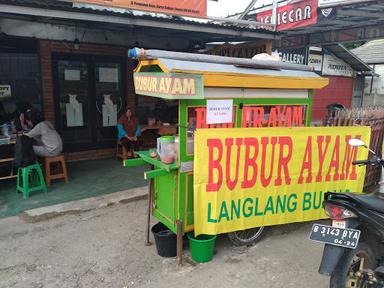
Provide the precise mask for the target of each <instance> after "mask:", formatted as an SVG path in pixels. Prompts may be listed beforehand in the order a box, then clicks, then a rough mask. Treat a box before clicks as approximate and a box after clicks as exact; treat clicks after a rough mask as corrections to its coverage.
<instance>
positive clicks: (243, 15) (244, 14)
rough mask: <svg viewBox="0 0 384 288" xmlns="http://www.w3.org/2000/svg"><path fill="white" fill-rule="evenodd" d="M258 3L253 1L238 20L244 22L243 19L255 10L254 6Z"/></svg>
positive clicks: (255, 0)
mask: <svg viewBox="0 0 384 288" xmlns="http://www.w3.org/2000/svg"><path fill="white" fill-rule="evenodd" d="M256 2H257V0H252V1H251V2H250V3H249V4H248V6H247V8H245V10H244V11H243V13H241V15H240V16H239V18H237V19H239V20H242V19H243V18H244V17H245V16H246V15H247V14H248V12H249V11H250V10H251V9H252V8H253V6H255V4H256Z"/></svg>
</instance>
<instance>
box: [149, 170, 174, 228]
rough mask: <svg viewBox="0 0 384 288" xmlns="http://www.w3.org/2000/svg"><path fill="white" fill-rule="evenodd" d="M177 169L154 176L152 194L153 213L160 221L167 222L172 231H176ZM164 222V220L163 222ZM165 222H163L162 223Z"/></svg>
mask: <svg viewBox="0 0 384 288" xmlns="http://www.w3.org/2000/svg"><path fill="white" fill-rule="evenodd" d="M177 176H178V171H177V170H175V171H172V172H170V173H166V174H164V175H161V176H157V177H155V180H154V187H155V189H154V195H153V205H154V208H153V215H154V216H156V218H157V219H159V220H160V221H161V222H163V221H166V222H167V223H169V225H170V226H172V227H170V228H172V229H171V230H172V231H173V232H176V220H177V215H178V213H177V198H176V195H177V192H178V191H177V189H178V182H177ZM163 223H164V222H163ZM164 224H165V223H164Z"/></svg>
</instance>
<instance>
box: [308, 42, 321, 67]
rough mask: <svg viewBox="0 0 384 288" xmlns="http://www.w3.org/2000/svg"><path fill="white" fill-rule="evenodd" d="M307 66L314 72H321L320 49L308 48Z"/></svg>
mask: <svg viewBox="0 0 384 288" xmlns="http://www.w3.org/2000/svg"><path fill="white" fill-rule="evenodd" d="M308 66H311V67H313V69H314V71H316V72H321V71H322V68H323V51H322V49H321V48H315V49H312V48H311V47H310V48H309V52H308Z"/></svg>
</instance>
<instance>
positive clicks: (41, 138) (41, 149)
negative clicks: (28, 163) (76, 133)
mask: <svg viewBox="0 0 384 288" xmlns="http://www.w3.org/2000/svg"><path fill="white" fill-rule="evenodd" d="M25 120H26V121H27V123H28V125H29V126H31V127H33V128H32V130H31V131H29V132H27V133H25V135H26V136H28V137H30V138H33V139H35V140H36V144H35V145H33V150H34V151H35V154H36V156H39V157H53V156H57V155H60V153H61V151H62V150H63V142H62V140H61V137H60V135H59V134H58V133H57V132H56V130H55V128H54V127H53V125H52V123H51V122H49V121H45V120H44V118H43V116H42V114H41V113H40V111H38V110H36V109H34V108H32V109H30V110H28V111H27V113H26V115H25Z"/></svg>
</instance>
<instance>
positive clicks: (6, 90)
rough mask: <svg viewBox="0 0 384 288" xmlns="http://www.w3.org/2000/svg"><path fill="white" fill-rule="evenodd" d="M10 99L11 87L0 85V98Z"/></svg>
mask: <svg viewBox="0 0 384 288" xmlns="http://www.w3.org/2000/svg"><path fill="white" fill-rule="evenodd" d="M7 97H11V85H0V98H7Z"/></svg>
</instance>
